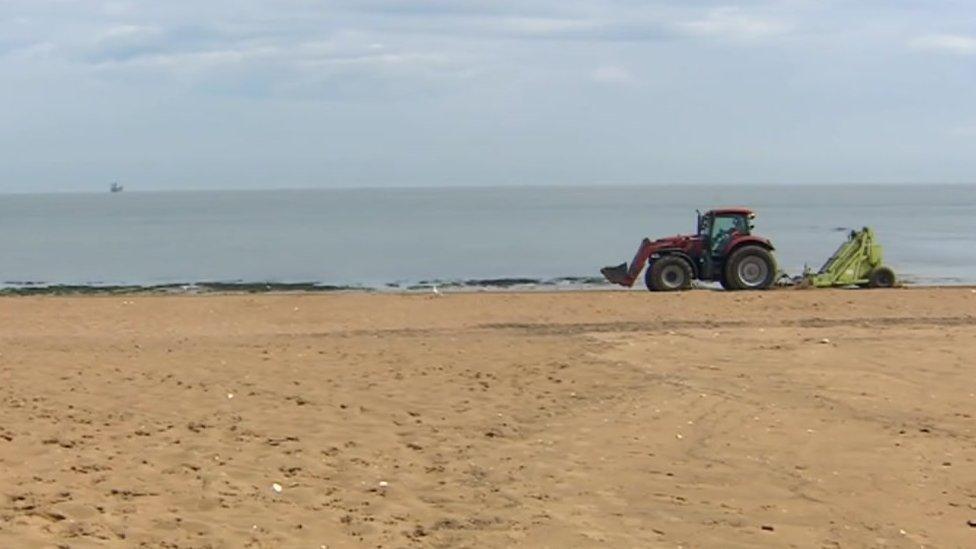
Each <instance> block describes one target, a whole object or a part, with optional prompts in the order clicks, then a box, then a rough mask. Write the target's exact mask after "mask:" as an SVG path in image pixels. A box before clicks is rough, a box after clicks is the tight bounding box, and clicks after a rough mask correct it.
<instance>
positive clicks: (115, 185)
mask: <svg viewBox="0 0 976 549" xmlns="http://www.w3.org/2000/svg"><path fill="white" fill-rule="evenodd" d="M108 190H109V192H112V193H120V192H122V191H123V190H125V187H123V186H122V184H121V183H119V182H118V181H113V182H112V184H111V185H110V186H109V188H108Z"/></svg>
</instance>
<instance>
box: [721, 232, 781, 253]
mask: <svg viewBox="0 0 976 549" xmlns="http://www.w3.org/2000/svg"><path fill="white" fill-rule="evenodd" d="M743 246H759V247H760V248H765V249H767V250H769V251H771V252H772V251H774V250H775V249H776V248H774V247H773V243H772V242H770V241H769V240H766V239H765V238H762V237H759V236H753V235H747V236H741V237H738V238H733V239H732V241H731V242H729V244H728V245H727V246H726V247H725V251H724V252H722V255H723V256H725V257H730V256H731V255H732V252H734V251H736V250H737V249H739V248H741V247H743Z"/></svg>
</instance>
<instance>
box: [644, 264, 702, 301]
mask: <svg viewBox="0 0 976 549" xmlns="http://www.w3.org/2000/svg"><path fill="white" fill-rule="evenodd" d="M691 277H692V272H691V265H688V262H687V261H685V260H684V259H681V258H680V257H675V256H664V257H662V258H660V259H657V260H655V261H654V262H653V263H651V264H650V266H648V267H647V273H645V274H644V284H645V285H646V286H647V289H648V290H650V291H652V292H674V291H678V290H687V289H689V288H691Z"/></svg>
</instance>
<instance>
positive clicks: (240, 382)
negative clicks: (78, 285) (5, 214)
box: [0, 288, 976, 548]
mask: <svg viewBox="0 0 976 549" xmlns="http://www.w3.org/2000/svg"><path fill="white" fill-rule="evenodd" d="M0 338H2V346H0V490H2V492H0V546H3V547H54V546H64V547H88V546H92V545H98V544H103V545H108V546H126V547H130V546H133V547H135V546H140V545H141V546H146V547H228V548H231V547H234V548H236V547H312V548H320V547H323V546H324V547H330V548H331V547H410V546H416V547H512V546H525V547H595V546H613V547H678V546H684V547H722V548H726V547H756V546H768V547H791V546H792V547H878V546H884V547H920V546H925V547H972V546H976V463H974V459H976V425H974V417H973V416H974V415H976V382H974V376H973V371H974V362H973V361H974V357H976V291H974V290H972V289H968V288H958V289H910V290H886V291H869V290H864V291H828V290H823V291H812V290H810V291H800V290H781V291H773V292H765V293H723V292H713V291H695V292H688V293H684V294H680V295H652V294H648V293H645V292H636V291H635V292H575V293H534V294H515V293H468V294H447V295H443V296H440V297H438V296H433V295H368V294H335V295H321V294H319V295H308V294H295V295H260V296H250V295H222V296H171V297H167V296H110V297H20V298H4V299H0Z"/></svg>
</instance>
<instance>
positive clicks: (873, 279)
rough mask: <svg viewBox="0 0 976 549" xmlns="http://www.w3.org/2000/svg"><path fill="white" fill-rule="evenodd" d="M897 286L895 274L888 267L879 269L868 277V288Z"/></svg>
mask: <svg viewBox="0 0 976 549" xmlns="http://www.w3.org/2000/svg"><path fill="white" fill-rule="evenodd" d="M894 285H895V272H894V271H892V270H891V269H889V268H888V267H878V268H876V269H874V270H873V271H871V274H870V275H868V287H870V288H891V287H892V286H894Z"/></svg>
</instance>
